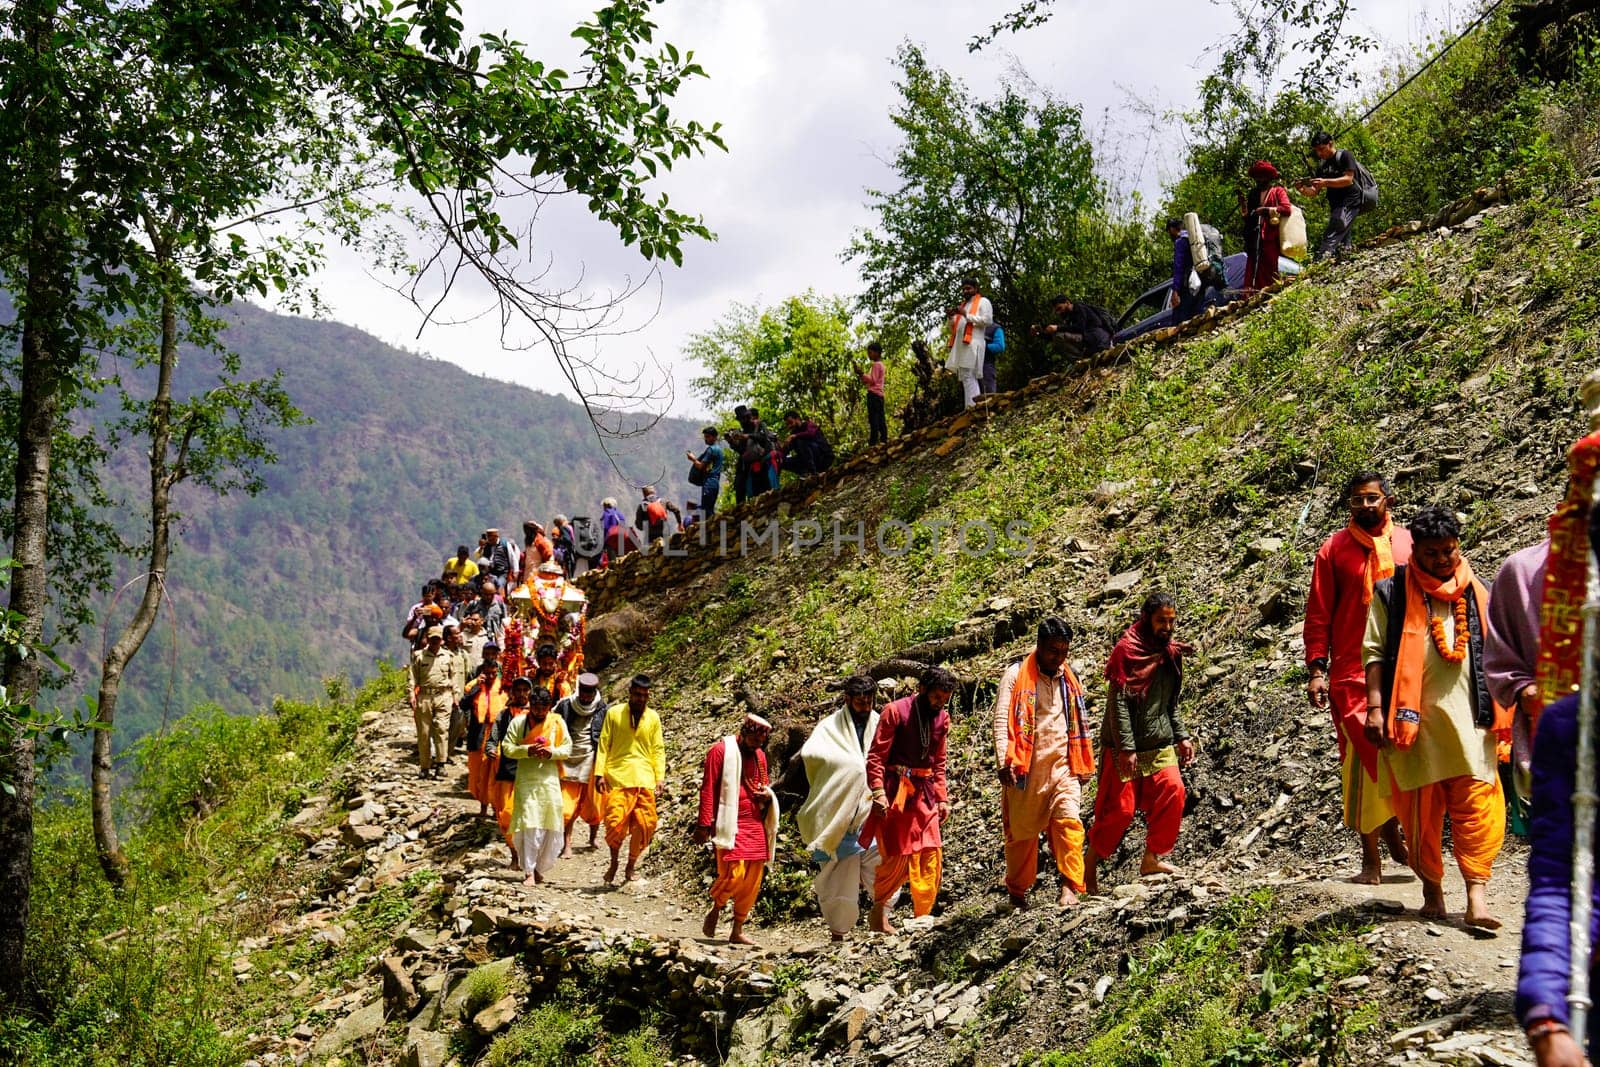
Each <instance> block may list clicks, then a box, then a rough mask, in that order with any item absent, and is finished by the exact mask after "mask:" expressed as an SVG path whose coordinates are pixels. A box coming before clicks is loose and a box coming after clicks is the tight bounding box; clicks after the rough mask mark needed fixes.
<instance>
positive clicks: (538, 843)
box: [500, 688, 572, 885]
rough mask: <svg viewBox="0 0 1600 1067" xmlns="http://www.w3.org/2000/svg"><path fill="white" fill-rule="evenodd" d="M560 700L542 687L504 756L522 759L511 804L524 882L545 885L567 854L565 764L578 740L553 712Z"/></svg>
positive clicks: (504, 747) (503, 750)
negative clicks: (564, 847) (563, 825)
mask: <svg viewBox="0 0 1600 1067" xmlns="http://www.w3.org/2000/svg"><path fill="white" fill-rule="evenodd" d="M554 705H555V697H553V696H552V695H551V693H550V690H548V689H543V688H537V689H535V690H534V691H533V694H532V696H531V697H530V698H529V702H528V713H527V714H526V715H523V716H521V717H520V718H518V719H517V720H516V721H515V722H513V723H512V724H511V729H510V731H509V732H508V733H507V734H506V739H505V742H504V743H503V744H502V745H501V746H500V757H501V758H502V759H512V760H516V761H517V783H516V786H515V788H514V790H513V800H512V804H511V833H512V836H513V839H514V840H515V841H516V850H517V857H518V858H519V859H521V861H522V874H523V878H522V884H523V885H533V884H534V883H535V882H542V881H544V876H545V874H546V873H547V872H548V871H549V870H550V868H551V867H553V866H555V862H556V860H557V859H559V858H560V856H561V844H562V841H563V840H564V839H565V835H564V834H563V833H562V829H561V821H562V820H561V816H562V811H561V760H563V759H565V758H566V757H567V756H569V755H571V753H572V738H571V737H570V736H568V734H567V727H566V724H565V723H563V722H562V721H561V716H559V715H552V714H550V709H551V707H553V706H554Z"/></svg>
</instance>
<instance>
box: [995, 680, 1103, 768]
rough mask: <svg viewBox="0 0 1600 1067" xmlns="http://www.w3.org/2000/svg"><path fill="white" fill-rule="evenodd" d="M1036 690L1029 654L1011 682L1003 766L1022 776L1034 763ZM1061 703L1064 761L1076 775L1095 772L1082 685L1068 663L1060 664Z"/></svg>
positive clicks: (1037, 684)
mask: <svg viewBox="0 0 1600 1067" xmlns="http://www.w3.org/2000/svg"><path fill="white" fill-rule="evenodd" d="M1038 692H1039V660H1038V658H1037V655H1036V654H1035V653H1033V652H1030V653H1028V655H1027V658H1026V659H1024V660H1023V661H1022V667H1021V669H1020V670H1018V671H1017V678H1016V681H1015V682H1013V683H1012V685H1011V707H1010V709H1009V714H1010V720H1011V721H1010V728H1009V730H1008V731H1007V732H1008V735H1009V739H1008V740H1007V742H1006V766H1007V767H1009V768H1011V770H1012V771H1013V772H1014V773H1015V774H1016V775H1017V776H1018V777H1021V776H1022V775H1025V774H1027V773H1028V769H1029V768H1030V767H1032V766H1033V734H1034V726H1035V723H1036V718H1035V716H1036V713H1037V708H1038ZM1061 703H1062V705H1063V707H1062V710H1063V712H1064V713H1065V714H1066V718H1067V763H1068V766H1069V767H1070V768H1071V770H1072V774H1073V776H1074V777H1076V778H1088V777H1090V776H1092V775H1093V774H1094V748H1093V745H1092V743H1091V742H1090V740H1089V727H1088V725H1087V724H1086V723H1085V722H1084V714H1083V712H1084V699H1083V685H1082V684H1081V683H1080V682H1079V681H1078V676H1077V675H1076V674H1073V673H1072V667H1071V665H1070V664H1066V663H1063V664H1062V665H1061Z"/></svg>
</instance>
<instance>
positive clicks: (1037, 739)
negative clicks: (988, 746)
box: [994, 616, 1094, 908]
mask: <svg viewBox="0 0 1600 1067" xmlns="http://www.w3.org/2000/svg"><path fill="white" fill-rule="evenodd" d="M1071 651H1072V627H1071V626H1069V625H1068V624H1067V622H1066V620H1065V619H1060V618H1056V617H1055V616H1051V617H1049V618H1047V619H1045V620H1044V621H1043V622H1041V623H1040V624H1039V635H1038V639H1037V641H1036V642H1035V644H1034V648H1033V651H1032V652H1031V653H1029V654H1028V656H1027V657H1026V658H1024V659H1023V660H1022V661H1021V662H1019V663H1013V664H1012V665H1011V666H1009V667H1007V668H1006V672H1005V674H1004V675H1002V676H1001V678H1000V693H999V695H998V697H997V698H996V699H995V705H994V755H995V763H996V765H997V766H998V768H999V774H1000V785H1001V790H1000V818H1001V821H1002V823H1003V825H1004V827H1005V835H1006V892H1007V893H1008V894H1010V896H1011V902H1012V903H1013V904H1015V905H1016V906H1017V907H1019V908H1020V907H1026V906H1027V900H1028V890H1029V889H1031V888H1033V883H1034V882H1035V881H1036V880H1037V878H1038V876H1039V835H1040V834H1043V833H1048V834H1049V835H1050V852H1051V855H1053V856H1054V857H1055V861H1056V871H1057V873H1059V874H1060V876H1061V889H1060V892H1059V893H1058V894H1057V896H1056V904H1057V906H1058V907H1063V908H1069V907H1072V906H1073V905H1075V904H1077V903H1078V894H1079V893H1081V892H1083V822H1082V817H1081V813H1080V811H1079V803H1080V801H1081V799H1082V795H1083V786H1082V783H1083V782H1085V781H1088V780H1089V779H1091V778H1093V777H1094V749H1093V747H1092V743H1091V742H1090V739H1089V729H1088V717H1087V709H1088V704H1087V701H1086V700H1085V699H1084V694H1083V686H1082V685H1081V684H1080V683H1079V681H1078V678H1077V675H1075V674H1073V672H1072V667H1071V666H1070V665H1068V663H1067V656H1068V654H1069V653H1070V652H1071Z"/></svg>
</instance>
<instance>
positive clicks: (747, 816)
mask: <svg viewBox="0 0 1600 1067" xmlns="http://www.w3.org/2000/svg"><path fill="white" fill-rule="evenodd" d="M770 736H772V724H771V723H769V722H767V720H766V719H763V718H762V717H761V716H759V715H746V716H745V717H744V723H743V724H742V725H741V726H740V727H739V734H738V736H737V737H734V736H731V735H730V736H728V737H724V738H723V739H722V740H720V741H718V742H716V743H715V744H714V745H712V746H711V748H710V750H709V751H707V752H706V759H705V766H704V773H703V775H702V776H701V779H700V821H699V822H698V823H696V824H695V828H694V843H695V844H697V845H703V844H705V843H706V842H707V841H710V842H712V843H713V844H714V845H715V846H716V849H717V878H716V881H714V882H712V883H711V910H710V911H709V912H707V913H706V921H705V923H704V924H703V925H702V926H701V930H702V931H704V933H705V935H706V936H707V937H715V936H717V922H718V920H720V919H721V918H722V909H723V908H724V907H725V906H726V905H727V904H728V902H729V901H732V902H733V927H732V929H731V930H729V932H728V943H729V944H732V945H753V944H755V942H754V941H752V940H751V939H750V937H749V935H748V934H746V933H745V932H744V924H745V923H746V922H747V921H748V920H749V918H750V912H751V911H753V910H754V909H755V906H756V897H757V895H759V894H760V892H761V878H762V875H763V874H764V873H765V871H766V869H767V861H768V860H770V859H772V857H773V854H774V845H775V844H776V842H777V840H778V798H777V797H776V796H774V795H773V792H772V785H771V779H770V778H769V777H768V775H767V752H766V748H767V738H768V737H770Z"/></svg>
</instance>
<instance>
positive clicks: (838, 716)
mask: <svg viewBox="0 0 1600 1067" xmlns="http://www.w3.org/2000/svg"><path fill="white" fill-rule="evenodd" d="M877 693H878V685H877V683H876V682H874V681H873V680H872V679H871V678H869V677H867V676H866V675H861V674H858V675H856V676H854V677H852V678H846V679H845V681H844V704H843V705H842V706H840V707H838V708H835V709H834V710H833V711H832V712H830V713H829V714H828V716H827V717H826V718H824V719H823V720H822V721H821V722H819V723H817V726H816V728H815V729H814V730H812V731H811V736H810V737H808V738H807V739H806V743H805V745H804V746H803V747H802V748H801V749H800V763H799V767H798V768H796V767H794V766H793V765H792V764H791V766H790V771H791V773H792V774H793V776H794V779H796V780H797V782H796V784H798V783H799V782H803V783H804V784H803V786H801V787H800V788H799V790H798V791H799V792H800V793H802V794H803V795H804V796H805V798H806V799H805V803H804V804H802V805H801V806H800V809H799V810H798V811H796V812H795V814H794V821H795V826H796V827H798V828H799V830H800V838H801V841H802V842H803V843H804V844H805V846H806V849H807V850H808V851H809V852H810V853H811V858H812V859H813V860H814V861H815V862H816V863H818V864H819V865H820V866H819V867H818V869H817V883H816V885H817V905H818V907H819V908H820V909H821V910H822V918H823V919H824V920H825V921H826V922H827V924H828V932H829V933H830V934H831V935H832V937H833V940H835V941H843V940H844V937H845V935H846V934H848V933H849V932H850V931H851V930H853V929H855V925H856V920H858V919H860V918H861V891H862V890H863V889H865V890H867V891H868V892H871V890H872V883H873V878H874V877H875V876H876V875H877V872H878V847H877V846H876V845H870V846H863V845H862V844H861V832H862V830H863V828H864V826H865V824H866V821H867V816H868V815H869V814H870V813H871V811H872V793H871V791H870V790H868V789H867V749H868V747H870V746H871V744H872V739H873V738H874V737H876V736H877V733H878V713H877V711H875V710H874V709H873V704H874V703H875V701H874V699H873V698H874V697H876V696H877Z"/></svg>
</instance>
